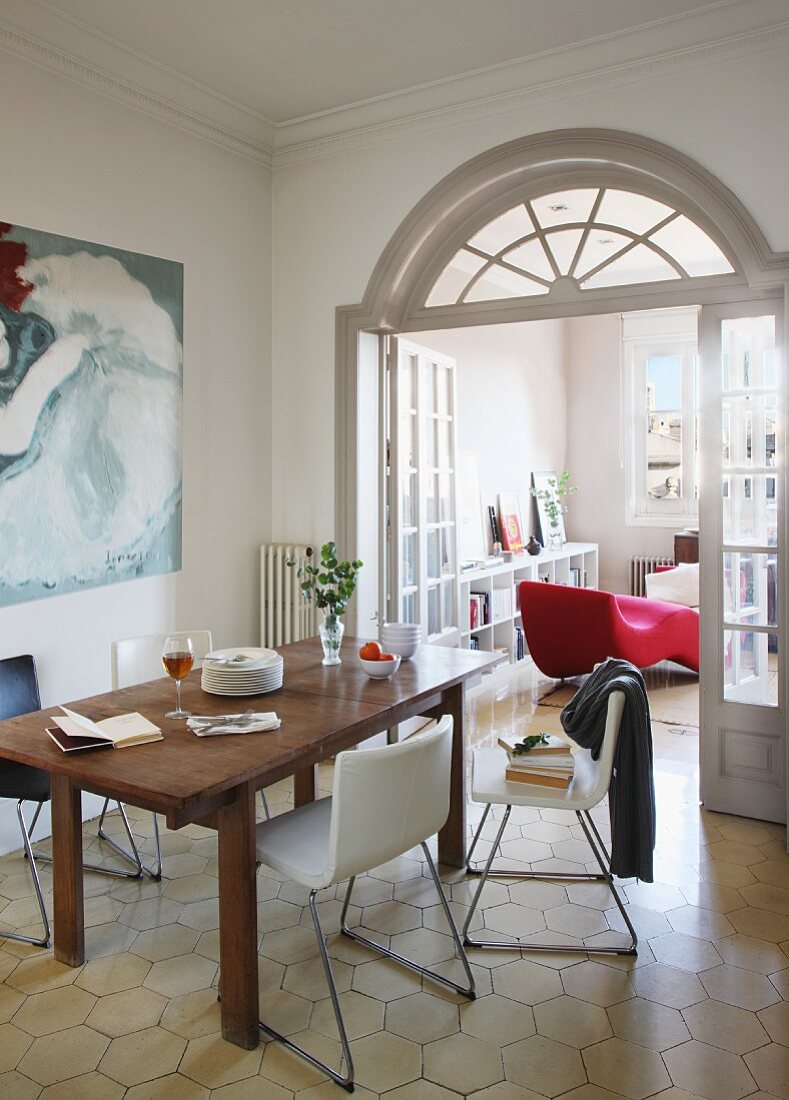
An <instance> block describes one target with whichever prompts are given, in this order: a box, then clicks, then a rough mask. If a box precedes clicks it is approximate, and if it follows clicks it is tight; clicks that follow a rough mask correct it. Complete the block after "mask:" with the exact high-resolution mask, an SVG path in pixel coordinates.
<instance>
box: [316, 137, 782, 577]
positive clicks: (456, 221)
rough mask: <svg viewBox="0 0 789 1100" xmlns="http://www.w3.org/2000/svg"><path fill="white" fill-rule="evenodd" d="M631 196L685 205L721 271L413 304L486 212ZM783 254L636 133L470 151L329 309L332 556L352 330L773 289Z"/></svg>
mask: <svg viewBox="0 0 789 1100" xmlns="http://www.w3.org/2000/svg"><path fill="white" fill-rule="evenodd" d="M590 185H595V186H605V187H620V188H622V189H626V190H631V191H636V192H640V193H641V194H644V195H647V196H649V197H651V198H654V199H657V200H658V201H661V202H665V203H667V204H669V205H672V206H674V207H675V208H676V209H678V210H680V211H682V212H683V213H686V214H687V215H688V216H689V217H690V218H691V219H692V220H693V221H695V222H697V224H698V225H699V226H701V228H702V229H704V230H705V231H706V232H707V233H708V234H709V236H710V237H711V238H712V239H713V241H715V243H716V244H717V245H718V246H719V247H720V249H721V250H722V251H723V252H724V254H725V255H726V257H727V258H728V259H729V261H730V263H731V265H732V267H733V268H734V271H733V273H731V274H726V275H716V276H702V277H697V278H692V279H686V280H683V281H682V282H681V283H677V282H668V283H666V282H659V283H642V284H638V285H630V286H626V287H622V286H616V287H605V288H601V289H599V290H586V291H583V292H579V291H577V290H573V288H572V287H568V286H567V284H566V283H565V282H564V281H559V283H557V285H556V286H555V287H554V288H553V290H552V291H551V293H550V294H547V295H544V296H542V297H540V298H539V299H538V300H535V299H532V298H510V299H508V300H504V301H501V300H499V301H485V302H475V303H469V302H466V303H462V304H460V305H452V306H443V307H440V308H429V309H428V308H425V307H424V304H423V303H424V301H425V298H426V296H427V294H428V292H429V290H430V287H431V286H432V285H433V283H434V282H435V280H436V278H437V277H438V275H439V273H440V272H441V271H442V269H443V268H444V267H445V265H446V264H447V263H448V261H449V259H450V258H451V256H453V255H454V253H455V252H456V251H457V249H458V248H459V247H460V246H461V245H462V244H463V243H464V242H465V241H466V240H468V239H469V237H470V236H472V235H473V233H474V232H475V231H476V230H477V229H478V228H480V227H482V226H483V225H485V224H486V223H488V222H489V221H491V220H492V219H493V218H494V217H495V216H496V215H497V214H499V213H502V212H503V211H505V210H507V209H508V208H509V207H511V206H512V205H514V204H515V203H517V202H518V201H521V200H522V199H523V198H530V197H533V196H537V195H539V194H545V193H547V192H549V191H551V190H556V189H567V188H568V187H570V186H578V187H582V186H590ZM788 287H789V253H786V252H783V253H777V252H773V251H772V249H771V248H770V246H769V244H768V243H767V241H766V239H765V237H764V234H763V233H762V232H761V230H760V228H759V227H758V225H757V224H756V222H755V221H754V219H753V218H752V217H751V215H750V214H749V213H748V211H747V210H746V208H745V207H744V206H743V204H742V203H741V202H740V200H739V199H738V198H737V196H736V195H735V194H734V193H733V192H732V191H730V190H729V188H728V187H726V186H725V185H724V184H723V183H722V182H721V181H720V180H719V179H717V178H716V177H715V176H714V175H713V174H712V173H711V172H709V171H708V170H707V169H706V168H704V167H703V166H702V165H700V164H699V163H697V162H696V161H694V160H693V159H692V158H690V157H688V156H686V155H685V154H683V153H680V152H678V151H677V150H675V149H672V148H671V147H670V146H667V145H664V144H662V143H660V142H657V141H653V140H652V139H650V138H646V137H642V136H640V135H638V134H631V133H626V132H620V131H615V130H603V129H569V130H559V131H552V132H549V133H541V134H534V135H531V136H528V137H524V138H518V139H516V140H514V141H510V142H507V143H505V144H503V145H498V146H495V147H494V148H492V149H489V150H487V151H486V152H484V153H482V154H480V155H479V156H477V157H474V158H472V159H471V160H469V161H467V162H466V163H464V164H462V165H460V167H458V168H456V169H455V170H454V171H453V172H451V173H449V175H447V176H445V177H444V179H442V180H441V181H440V182H439V183H438V184H436V186H435V187H433V188H432V189H431V190H430V191H429V192H428V193H427V194H426V195H425V196H424V198H423V199H421V200H420V202H419V203H417V205H416V206H415V207H414V208H413V209H412V210H411V212H410V213H409V214H408V215H407V216H406V218H405V219H404V220H403V221H402V223H401V224H400V226H399V227H398V229H397V230H396V231H395V233H394V234H393V236H392V238H391V239H390V241H389V243H388V244H387V246H386V248H385V249H384V251H383V253H382V254H381V257H380V259H379V260H378V263H377V264H376V266H375V269H374V271H373V273H372V276H371V278H370V281H369V283H368V285H367V289H366V291H365V294H364V298H363V300H362V302H361V303H359V304H357V305H353V306H342V307H339V308H338V310H337V324H336V374H335V441H336V442H335V516H336V524H335V529H336V535H337V539H338V542H339V543H340V545H341V546H342V548H343V553H347V554H351V555H354V556H355V555H356V548H357V545H358V530H359V516H358V509H359V505H360V501H359V499H358V492H357V486H358V473H359V472H358V459H357V450H358V432H357V428H358V424H357V417H358V409H359V371H360V369H362V367H363V365H362V364H361V363H360V358H359V341H360V336H361V334H362V333H387V332H409V331H411V332H415V331H420V330H425V329H429V328H452V327H461V326H468V325H479V324H496V323H501V322H505V321H529V320H538V319H543V318H546V317H570V316H574V315H580V314H586V315H588V314H591V313H610V312H616V311H620V310H636V309H645V308H653V309H654V308H659V307H662V306H672V305H682V304H698V303H702V304H704V303H707V302H721V301H726V300H732V299H736V298H741V297H743V294H744V293H745V292H748V293H749V294H750V295H751V296H753V297H761V296H764V297H774V296H776V295H780V296H785V295H786V293H787V288H788Z"/></svg>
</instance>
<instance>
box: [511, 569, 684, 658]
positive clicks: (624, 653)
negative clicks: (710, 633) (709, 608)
mask: <svg viewBox="0 0 789 1100" xmlns="http://www.w3.org/2000/svg"><path fill="white" fill-rule="evenodd" d="M519 594H520V610H521V617H522V621H523V632H524V634H525V635H526V644H527V646H528V648H529V653H530V654H531V656H532V658H533V660H534V663H535V664H536V665H537V668H539V669H540V671H541V672H543V673H544V674H545V675H546V676H550V677H551V678H552V679H555V680H563V679H566V678H567V677H570V676H581V675H584V674H585V673H587V672H591V671H592V669H593V668H594V666H595V665H596V664H598V663H599V662H600V661H604V660H605V659H606V657H620V658H623V659H624V660H626V661H632V663H633V664H634V665H637V666H638V667H639V668H646V667H647V666H648V665H654V664H656V663H657V662H658V661H676V663H677V664H680V665H684V666H685V667H686V668H689V669H691V670H692V671H693V672H698V671H699V613H698V611H696V609H695V608H692V607H683V606H681V605H680V604H674V603H662V602H661V601H659V600H648V599H646V598H644V597H642V596H617V595H615V594H614V593H613V592H602V591H600V590H598V589H596V588H574V587H572V586H570V585H563V584H546V583H544V582H541V581H521V584H520V587H519Z"/></svg>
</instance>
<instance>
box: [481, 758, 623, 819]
mask: <svg viewBox="0 0 789 1100" xmlns="http://www.w3.org/2000/svg"><path fill="white" fill-rule="evenodd" d="M574 757H575V773H574V775H573V778H572V780H571V782H570V786H569V787H568V788H567V790H564V791H562V790H558V789H557V788H555V787H543V786H538V785H537V784H532V783H517V782H516V783H513V782H508V781H507V779H505V769H506V767H507V754H506V752H504V750H503V749H476V750H475V751H474V764H473V770H472V784H471V797H472V799H473V801H474V802H481V803H485V804H487V803H492V804H493V805H499V806H537V807H544V808H550V809H559V810H573V811H575V810H589V809H591V808H592V806H596V805H597V803H598V802H600V801H601V797H602V795H601V793H600V790H599V786H600V763H599V761H597V760H593V759H592V754H591V752H590V751H589V750H588V749H579V750H578V751H577V752H576V753H575V754H574ZM602 793H603V794H604V793H605V792H604V791H603V792H602Z"/></svg>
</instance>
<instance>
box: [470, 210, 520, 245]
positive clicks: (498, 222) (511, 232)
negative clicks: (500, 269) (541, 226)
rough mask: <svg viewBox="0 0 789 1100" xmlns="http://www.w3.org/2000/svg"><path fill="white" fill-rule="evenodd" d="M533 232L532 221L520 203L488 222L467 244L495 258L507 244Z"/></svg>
mask: <svg viewBox="0 0 789 1100" xmlns="http://www.w3.org/2000/svg"><path fill="white" fill-rule="evenodd" d="M533 232H534V225H533V224H532V220H531V218H530V217H529V215H528V214H527V213H526V207H525V206H524V205H523V204H522V203H521V204H519V205H518V206H514V207H513V208H512V210H508V211H507V212H506V214H502V215H501V216H500V217H498V218H495V219H494V221H492V222H489V223H488V224H487V225H486V226H484V227H483V228H482V229H480V231H479V232H478V233H476V234H475V235H474V236H473V237H472V238H471V240H470V241H469V242H468V243H469V244H470V245H471V246H472V248H479V249H480V250H481V251H482V252H487V253H488V255H489V256H497V255H498V254H499V252H501V251H502V249H504V248H506V247H507V245H508V244H513V243H514V242H515V241H519V240H520V239H521V237H528V235H529V234H530V233H533Z"/></svg>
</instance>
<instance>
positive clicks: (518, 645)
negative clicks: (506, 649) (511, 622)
mask: <svg viewBox="0 0 789 1100" xmlns="http://www.w3.org/2000/svg"><path fill="white" fill-rule="evenodd" d="M525 656H526V638H525V637H524V634H523V630H522V629H521V628H520V627H519V626H516V627H515V660H516V661H522V660H523V659H524V657H525Z"/></svg>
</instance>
